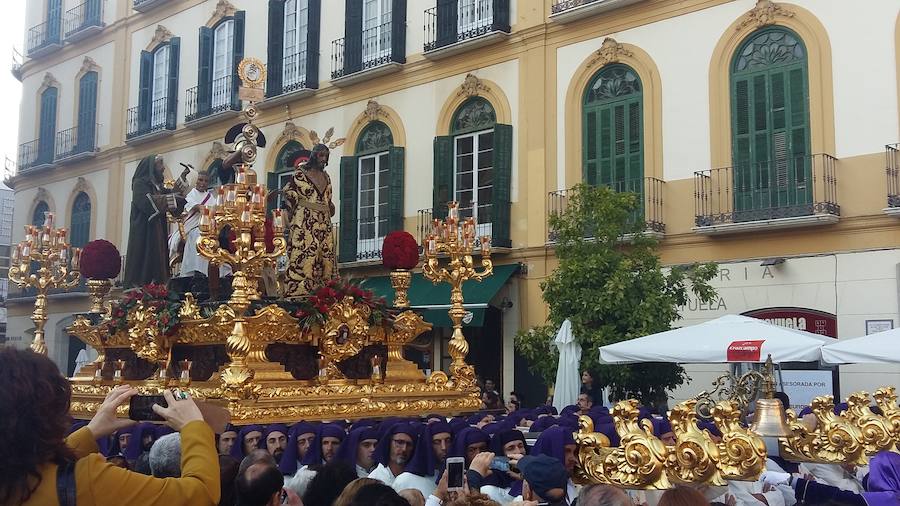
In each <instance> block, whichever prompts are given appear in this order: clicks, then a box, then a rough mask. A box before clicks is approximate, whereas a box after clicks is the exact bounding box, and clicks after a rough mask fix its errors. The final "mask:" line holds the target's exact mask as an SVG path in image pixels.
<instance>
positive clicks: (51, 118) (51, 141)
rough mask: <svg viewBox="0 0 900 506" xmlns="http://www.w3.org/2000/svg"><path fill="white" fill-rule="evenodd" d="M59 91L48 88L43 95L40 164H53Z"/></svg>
mask: <svg viewBox="0 0 900 506" xmlns="http://www.w3.org/2000/svg"><path fill="white" fill-rule="evenodd" d="M58 97H59V90H57V89H56V88H47V89H46V90H44V92H43V93H42V94H41V116H40V118H41V125H40V128H39V130H38V132H40V134H39V137H38V158H37V162H38V163H51V162H53V155H54V152H53V150H54V147H55V146H56V102H57V98H58Z"/></svg>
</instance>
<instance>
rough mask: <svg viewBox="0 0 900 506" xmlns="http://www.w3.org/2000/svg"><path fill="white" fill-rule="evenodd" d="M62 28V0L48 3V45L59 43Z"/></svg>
mask: <svg viewBox="0 0 900 506" xmlns="http://www.w3.org/2000/svg"><path fill="white" fill-rule="evenodd" d="M61 27H62V0H48V2H47V39H46V44H52V43H54V42H59V38H60V29H61Z"/></svg>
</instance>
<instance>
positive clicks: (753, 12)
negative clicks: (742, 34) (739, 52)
mask: <svg viewBox="0 0 900 506" xmlns="http://www.w3.org/2000/svg"><path fill="white" fill-rule="evenodd" d="M779 17H782V18H792V17H794V12H793V11H791V10H788V9H787V8H785V7H783V6H782V5H781V4H777V3H775V2H773V1H772V0H758V1H757V2H756V7H754V8H752V9H750V11H748V12H747V13H746V14H744V17H743V18H741V21H740V23H738V25H737V27H735V30H736V31H741V30H743V29H745V28H746V27H748V26H750V27H752V28H753V29H759V28H762V27H764V26H768V25H774V24H775V22H776V21H777V20H778V18H779Z"/></svg>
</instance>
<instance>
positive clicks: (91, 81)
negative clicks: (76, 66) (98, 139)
mask: <svg viewBox="0 0 900 506" xmlns="http://www.w3.org/2000/svg"><path fill="white" fill-rule="evenodd" d="M97 77H98V76H97V73H96V72H88V73H87V74H85V75H84V76H83V77H82V78H81V81H79V83H78V133H77V137H76V145H75V151H76V152H78V153H84V152H88V151H93V150H94V140H95V136H96V133H97V132H96V130H97Z"/></svg>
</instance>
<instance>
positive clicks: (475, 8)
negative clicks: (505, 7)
mask: <svg viewBox="0 0 900 506" xmlns="http://www.w3.org/2000/svg"><path fill="white" fill-rule="evenodd" d="M458 2H459V3H458V9H459V10H458V11H457V12H458V15H457V18H456V19H457V29H458V30H459V33H460V34H463V33H466V32H469V31H473V30H477V29H479V28H481V27H484V26H487V25H490V24H491V22H492V20H493V19H494V7H493V0H458Z"/></svg>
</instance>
